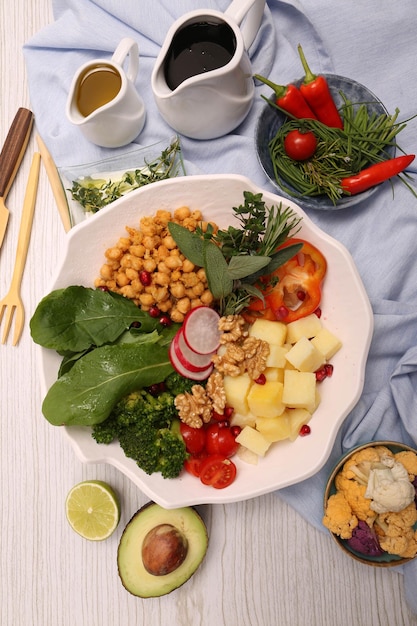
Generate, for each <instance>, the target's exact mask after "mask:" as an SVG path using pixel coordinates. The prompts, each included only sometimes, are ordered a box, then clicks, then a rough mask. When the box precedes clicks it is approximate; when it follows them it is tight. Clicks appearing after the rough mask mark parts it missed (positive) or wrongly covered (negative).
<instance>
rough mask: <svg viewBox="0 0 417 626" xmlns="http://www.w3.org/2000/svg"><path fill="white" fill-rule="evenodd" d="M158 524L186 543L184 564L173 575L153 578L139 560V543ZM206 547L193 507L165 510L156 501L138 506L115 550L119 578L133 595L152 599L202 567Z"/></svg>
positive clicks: (203, 528) (199, 521)
mask: <svg viewBox="0 0 417 626" xmlns="http://www.w3.org/2000/svg"><path fill="white" fill-rule="evenodd" d="M160 524H172V525H173V526H175V527H176V528H178V529H179V530H180V532H182V533H183V534H184V535H185V537H186V539H187V541H188V553H187V556H186V558H185V559H184V562H183V563H182V564H181V565H180V566H179V567H178V568H177V569H176V570H175V571H173V572H171V573H169V574H165V575H162V576H154V575H152V574H150V573H149V572H147V571H146V569H145V567H144V565H143V561H142V543H143V540H144V538H145V537H146V535H147V533H148V532H149V531H150V530H151V529H152V528H154V527H155V526H159V525H160ZM207 548H208V533H207V528H206V525H205V523H204V521H203V520H202V518H201V516H200V515H199V513H198V512H197V511H196V509H195V508H194V507H182V508H179V509H164V508H163V507H161V506H159V505H158V504H156V503H155V502H148V503H146V504H145V505H144V506H143V507H141V508H140V509H139V510H138V511H137V512H136V513H135V514H134V515H133V517H132V518H131V520H130V521H129V522H128V523H127V525H126V527H125V529H124V531H123V534H122V536H121V538H120V542H119V547H118V551H117V567H118V573H119V577H120V579H121V582H122V584H123V586H124V587H125V589H126V590H127V591H129V593H131V594H132V595H134V596H138V597H141V598H155V597H160V596H163V595H166V594H168V593H171V592H172V591H174V590H175V589H177V588H178V587H181V585H183V584H184V583H185V582H187V580H189V579H190V578H191V576H192V575H193V574H194V573H195V571H196V570H197V568H198V567H199V566H200V565H201V563H202V561H203V560H204V557H205V555H206V552H207Z"/></svg>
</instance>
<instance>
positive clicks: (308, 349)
mask: <svg viewBox="0 0 417 626" xmlns="http://www.w3.org/2000/svg"><path fill="white" fill-rule="evenodd" d="M285 358H286V359H287V361H289V363H291V365H293V366H294V367H295V368H297V369H298V370H300V372H315V371H316V370H318V369H319V367H321V366H322V365H323V364H324V362H325V361H326V359H325V357H324V355H323V354H322V353H321V352H320V350H318V349H317V348H316V347H315V346H314V345H313V343H312V342H311V341H310V340H309V339H307V337H300V339H299V340H298V341H297V343H295V344H294V345H293V347H292V348H291V350H289V351H288V352H287V354H286V357H285Z"/></svg>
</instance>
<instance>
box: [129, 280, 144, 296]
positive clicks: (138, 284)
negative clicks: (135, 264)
mask: <svg viewBox="0 0 417 626" xmlns="http://www.w3.org/2000/svg"><path fill="white" fill-rule="evenodd" d="M131 284H132V289H134V290H135V294H136V295H135V298H136V297H137V296H138V295H139V294H140V293H142V291H143V285H142V283H141V282H140V279H139V278H134V279H133V280H132V283H131Z"/></svg>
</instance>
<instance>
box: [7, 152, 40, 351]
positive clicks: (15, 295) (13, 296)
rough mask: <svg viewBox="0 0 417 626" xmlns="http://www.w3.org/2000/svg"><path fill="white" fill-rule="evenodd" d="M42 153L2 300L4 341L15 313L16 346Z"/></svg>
mask: <svg viewBox="0 0 417 626" xmlns="http://www.w3.org/2000/svg"><path fill="white" fill-rule="evenodd" d="M40 162H41V155H40V154H39V152H35V154H34V155H33V159H32V165H31V168H30V172H29V178H28V183H27V186H26V193H25V199H24V202H23V210H22V218H21V221H20V229H19V238H18V241H17V250H16V261H15V266H14V270H13V276H12V281H11V284H10V289H9V292H8V294H7V295H6V297H5V298H3V300H1V301H0V323H1V321H2V319H3V315H4V313H6V317H5V325H4V330H3V336H2V340H1V342H2V343H5V342H6V339H7V337H8V335H9V331H10V326H11V323H12V318H13V315H14V314H16V323H15V329H14V334H13V345H14V346H15V345H16V344H17V342H18V341H19V339H20V335H21V334H22V330H23V325H24V321H25V310H24V307H23V302H22V299H21V297H20V285H21V283H22V277H23V270H24V269H25V264H26V257H27V253H28V248H29V242H30V234H31V232H32V222H33V213H34V210H35V204H36V194H37V191H38V181H39V170H40Z"/></svg>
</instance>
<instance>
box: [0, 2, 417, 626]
mask: <svg viewBox="0 0 417 626" xmlns="http://www.w3.org/2000/svg"><path fill="white" fill-rule="evenodd" d="M51 20H52V12H51V7H50V1H49V0H14V1H13V2H9V1H8V0H1V1H0V28H1V40H0V45H1V51H0V81H1V89H0V141H1V142H3V141H4V138H5V137H6V133H7V130H8V127H9V125H10V123H11V121H12V119H13V117H14V115H15V113H16V111H17V109H18V107H20V106H27V107H30V102H29V97H28V92H27V85H26V68H25V64H24V60H23V55H22V45H23V43H24V42H26V41H27V40H28V39H29V38H30V37H31V36H32V35H33V34H34V33H36V32H37V31H38V30H39V29H40V28H42V27H43V26H45V25H46V24H47V23H48V22H49V21H51ZM35 149H36V144H35V139H34V135H32V139H31V142H30V145H29V150H28V153H27V154H26V156H25V158H24V161H23V164H22V168H21V170H20V173H19V174H18V177H17V179H16V181H15V184H14V186H13V188H12V190H11V192H10V194H9V196H8V202H7V204H8V206H9V209H10V210H11V218H10V222H9V227H8V231H7V235H6V239H5V242H4V245H3V248H2V250H1V253H0V295H1V297H3V295H5V293H6V292H7V290H8V286H9V282H10V279H11V274H12V269H13V262H14V256H15V249H16V242H17V235H18V229H19V218H20V211H21V205H22V201H23V196H24V190H25V184H26V179H27V176H28V172H29V166H30V161H31V156H32V153H33V151H34V150H35ZM64 239H65V234H64V231H63V228H62V225H61V222H60V219H59V216H58V212H57V210H56V208H55V204H54V201H53V197H52V194H51V191H50V188H49V183H48V179H47V177H46V174H45V171H44V169H42V170H41V179H40V188H39V195H38V200H37V205H36V210H35V218H34V228H33V234H32V239H31V243H30V248H29V255H28V263H27V267H26V272H25V275H24V279H23V299H24V303H25V306H26V313H27V319H26V325H25V329H24V332H23V336H22V339H21V341H20V344H19V345H18V346H17V347H12V345H11V342H9V343H8V344H7V345H0V384H1V391H0V401H1V405H0V406H1V410H0V443H1V455H0V463H1V471H0V481H1V492H0V493H1V509H0V524H1V527H0V624H1V626H58V625H59V626H131V625H132V626H133V625H135V626H136V625H139V624H143V625H146V626H147V625H152V626H154V625H157V624H161V625H163V626H165V625H167V624H170V625H171V626H174V625H175V626H188V625H190V626H191V625H192V626H198V625H200V624H202V625H207V626H211V625H213V624H215V625H216V626H221V625H226V624H227V625H228V626H307V625H308V626H327V625H328V626H351V625H355V626H377V625H378V626H379V625H380V626H388V625H389V626H410V625H411V624H417V618H416V617H415V616H412V614H411V613H410V612H409V610H408V608H407V605H406V603H405V599H404V593H403V580H402V576H401V575H399V574H396V573H393V572H392V571H387V570H383V569H378V568H368V567H365V566H361V565H360V564H357V563H355V562H353V561H352V562H351V561H350V560H348V559H347V558H345V557H344V556H343V555H341V554H340V553H339V551H338V550H337V548H336V546H335V545H334V544H333V542H332V541H331V540H330V538H329V537H328V536H327V535H326V534H324V533H320V532H318V531H317V530H316V529H314V528H313V527H311V526H310V525H308V524H307V523H306V522H305V521H304V520H303V519H302V518H301V517H300V516H299V515H298V514H297V513H295V512H294V511H293V510H292V509H290V508H289V507H288V506H286V505H285V504H283V503H282V501H281V500H280V499H279V498H278V497H277V496H276V495H267V496H263V497H260V498H258V499H255V500H251V501H248V502H243V503H239V504H230V505H226V506H216V507H214V506H206V507H200V512H201V514H202V516H203V517H204V519H205V521H206V523H207V526H208V531H209V535H210V546H209V550H208V554H207V557H206V559H205V561H204V562H203V564H202V566H201V568H200V569H199V570H198V572H197V574H196V575H195V576H194V577H193V578H191V580H190V581H189V582H188V583H187V584H186V585H184V586H183V587H182V588H180V589H178V590H177V591H175V592H173V593H172V594H170V595H169V596H165V597H163V598H160V599H148V600H141V599H137V598H134V597H133V596H131V595H129V594H128V593H127V592H126V591H125V590H124V588H123V587H122V585H121V583H120V581H119V578H118V574H117V566H116V552H117V546H118V541H119V539H120V535H121V533H122V530H123V528H124V526H125V524H126V523H127V522H128V520H129V519H130V517H131V516H132V515H133V514H134V513H135V512H136V510H137V509H138V508H139V507H140V506H142V505H143V504H144V503H145V502H146V501H147V498H146V497H145V496H144V495H143V494H142V493H141V492H140V491H139V490H138V489H137V488H136V487H134V486H133V485H132V484H131V483H130V481H129V480H128V479H127V478H125V477H124V476H123V475H122V474H121V473H119V472H118V471H117V470H116V469H113V468H111V467H108V466H103V465H98V466H85V465H83V464H82V463H81V462H80V461H79V460H78V459H77V458H76V456H75V454H74V452H73V450H72V449H71V448H70V445H69V443H68V442H67V441H66V439H65V438H64V437H63V434H62V432H61V431H60V430H59V429H57V428H55V427H52V426H50V425H48V423H47V422H46V421H45V420H44V418H43V417H42V414H41V401H42V397H41V392H40V386H39V380H38V369H39V367H38V363H37V360H36V350H35V346H34V344H33V343H32V342H31V339H30V336H29V330H28V320H29V318H30V316H31V315H32V313H33V310H34V308H35V306H36V304H37V303H38V301H39V300H40V298H41V297H42V296H43V295H44V293H45V292H46V290H47V288H48V284H49V283H50V280H51V278H52V275H53V271H54V267H55V265H56V263H57V261H58V260H59V256H60V250H61V249H62V245H63V242H64ZM87 478H100V479H102V480H105V481H108V482H109V483H110V484H112V485H113V486H114V487H115V488H116V490H117V491H118V492H119V494H120V496H121V501H122V518H121V523H120V525H119V528H118V530H117V531H116V533H115V534H114V535H113V536H112V537H111V538H110V539H109V540H107V541H105V542H104V543H99V544H94V543H88V542H86V541H84V540H83V539H81V538H80V537H79V536H78V535H76V534H75V533H73V532H72V530H71V529H70V527H69V525H68V524H67V521H66V519H65V513H64V501H65V496H66V494H67V492H68V490H69V489H70V488H71V487H72V486H73V485H74V484H75V483H76V482H78V481H80V480H83V479H87Z"/></svg>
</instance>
